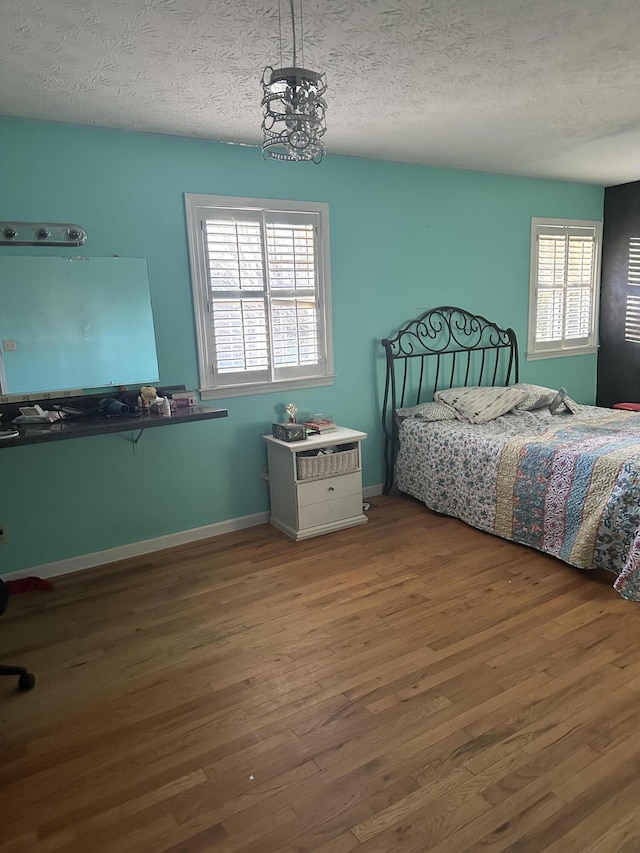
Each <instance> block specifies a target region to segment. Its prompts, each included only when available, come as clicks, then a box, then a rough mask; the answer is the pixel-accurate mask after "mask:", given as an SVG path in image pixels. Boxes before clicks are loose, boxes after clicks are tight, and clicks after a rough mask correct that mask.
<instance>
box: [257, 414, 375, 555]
mask: <svg viewBox="0 0 640 853" xmlns="http://www.w3.org/2000/svg"><path fill="white" fill-rule="evenodd" d="M366 437H367V434H366V432H358V431H357V430H353V429H346V428H345V427H336V429H335V430H331V431H330V432H325V433H322V434H321V435H314V436H310V437H309V438H307V440H306V441H300V442H294V443H289V442H284V441H280V440H279V439H277V438H274V437H273V436H271V435H265V436H263V438H264V440H265V441H266V443H267V452H268V456H269V491H270V494H271V519H270V520H271V524H273V525H274V527H277V528H278V529H279V530H282V531H283V532H284V533H286V534H287V536H290V537H291V538H292V539H295V540H300V539H310V538H311V537H312V536H320V535H321V534H322V533H331V532H332V531H334V530H342V529H343V528H345V527H355V525H357V524H366V522H367V517H366V515H364V513H363V512H362V466H361V461H360V460H361V454H360V450H361V448H360V445H361V442H363V441H364V440H365V438H366ZM318 450H326V451H329V452H327V453H323V454H321V455H317V451H318Z"/></svg>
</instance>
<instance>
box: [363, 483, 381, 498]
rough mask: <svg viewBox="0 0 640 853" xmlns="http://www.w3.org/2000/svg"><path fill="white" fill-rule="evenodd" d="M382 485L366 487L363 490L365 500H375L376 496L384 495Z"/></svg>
mask: <svg viewBox="0 0 640 853" xmlns="http://www.w3.org/2000/svg"><path fill="white" fill-rule="evenodd" d="M382 485H383V484H382V483H377V484H376V485H375V486H365V487H364V489H363V490H362V497H363V498H374V497H375V496H376V495H381V494H382Z"/></svg>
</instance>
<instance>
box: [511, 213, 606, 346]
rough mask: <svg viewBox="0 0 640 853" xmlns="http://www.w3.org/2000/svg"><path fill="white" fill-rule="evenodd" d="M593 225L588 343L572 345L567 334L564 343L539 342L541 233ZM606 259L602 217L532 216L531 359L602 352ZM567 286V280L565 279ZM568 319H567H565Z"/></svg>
mask: <svg viewBox="0 0 640 853" xmlns="http://www.w3.org/2000/svg"><path fill="white" fill-rule="evenodd" d="M550 227H551V228H566V229H571V228H592V229H593V231H594V243H595V246H594V263H593V270H592V279H591V311H590V321H591V323H590V325H591V328H590V331H589V335H588V343H587V344H579V345H571V344H569V343H567V339H566V338H565V337H563V338H562V340H561V341H560V342H555V341H553V342H551V343H552V345H551V346H549V344H548V343H540V342H536V331H537V326H536V323H537V307H538V306H537V289H538V286H537V285H538V278H537V276H538V239H537V238H538V235H539V234H540V233H544V229H545V228H550ZM601 258H602V220H599V219H556V218H555V217H553V218H552V217H539V216H532V217H531V239H530V261H529V318H528V329H527V361H532V360H536V359H542V358H558V357H562V356H570V355H588V354H591V353H595V352H597V351H598V347H599V343H598V327H599V320H600V267H601ZM565 287H566V282H565ZM563 319H564V318H563Z"/></svg>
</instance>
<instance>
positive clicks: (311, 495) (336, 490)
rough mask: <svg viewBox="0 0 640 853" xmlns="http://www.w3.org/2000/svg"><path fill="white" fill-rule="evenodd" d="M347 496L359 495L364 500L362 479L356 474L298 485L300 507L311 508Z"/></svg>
mask: <svg viewBox="0 0 640 853" xmlns="http://www.w3.org/2000/svg"><path fill="white" fill-rule="evenodd" d="M345 495H358V498H359V499H360V500H362V477H361V475H360V472H359V471H357V472H356V473H355V474H340V475H337V476H334V477H327V478H326V479H324V480H314V481H313V482H311V483H298V506H301V507H302V506H310V505H311V504H317V503H320V502H322V501H332V500H335V499H336V498H342V497H344V496H345Z"/></svg>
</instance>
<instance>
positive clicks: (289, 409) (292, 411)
mask: <svg viewBox="0 0 640 853" xmlns="http://www.w3.org/2000/svg"><path fill="white" fill-rule="evenodd" d="M284 410H285V412H286V413H287V414H288V415H289V423H290V424H295V422H296V413H297V411H298V407H297V406H296V404H295V403H287V405H286V406H285V407H284Z"/></svg>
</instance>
